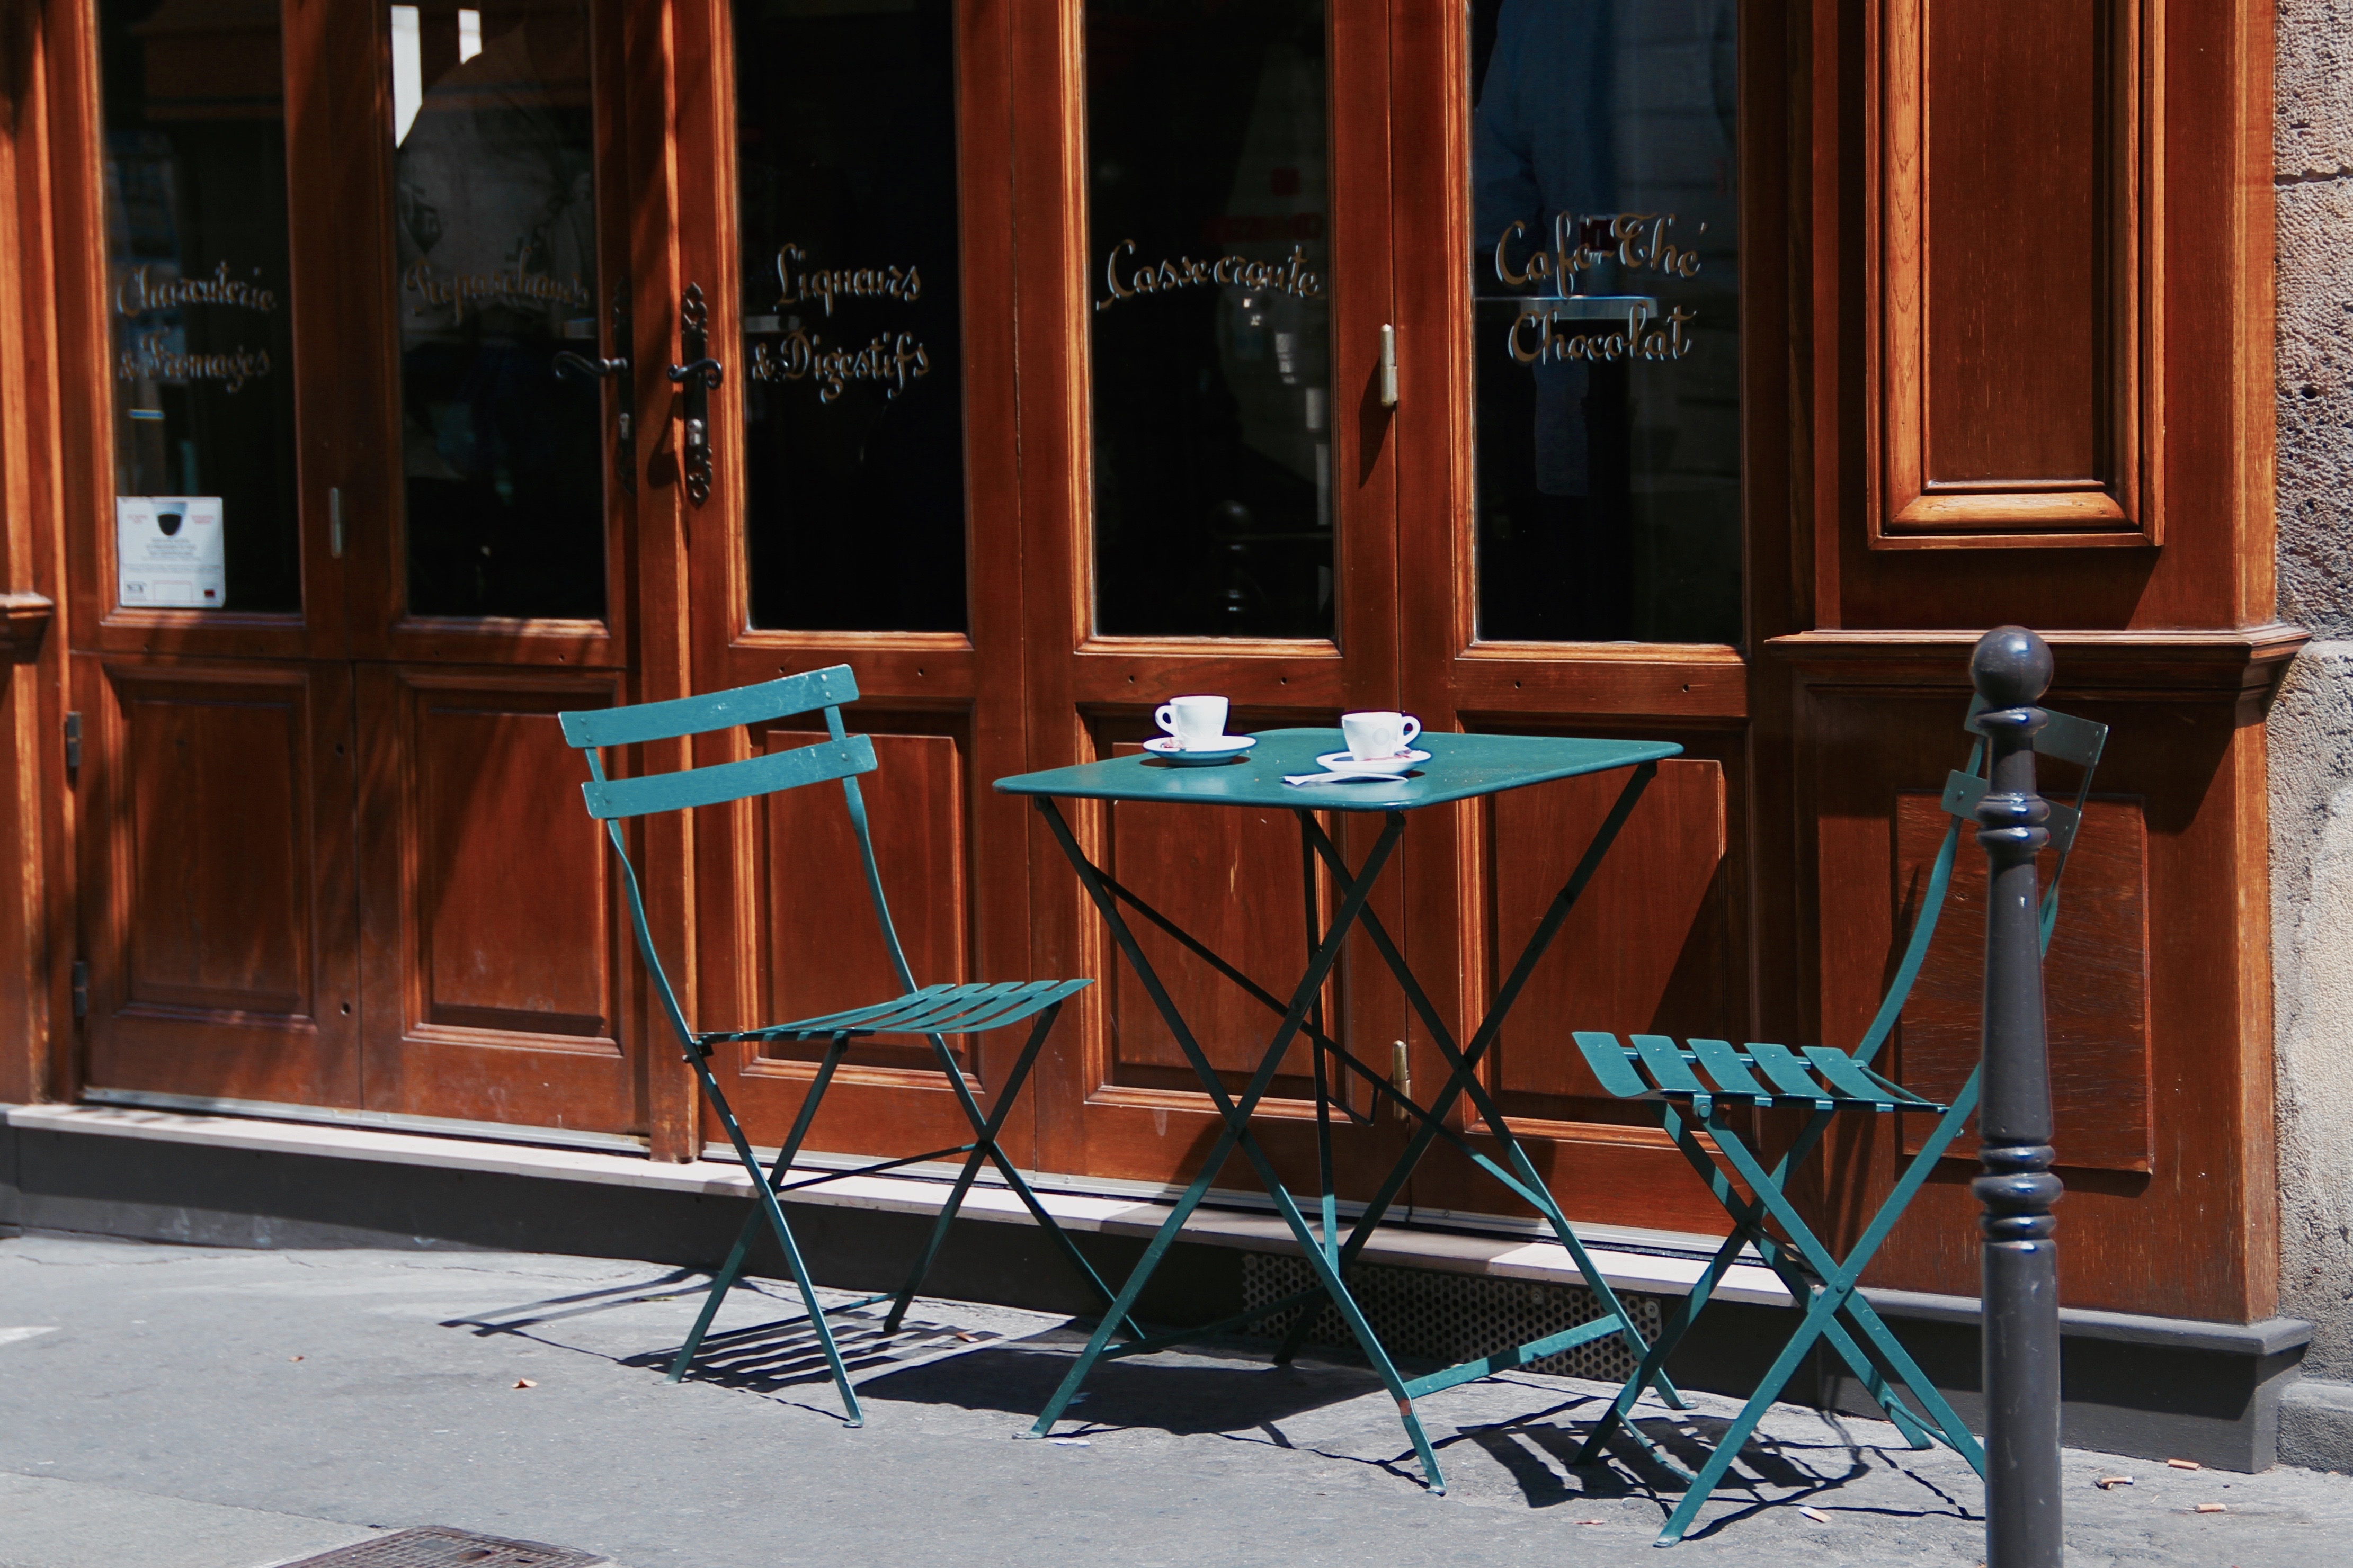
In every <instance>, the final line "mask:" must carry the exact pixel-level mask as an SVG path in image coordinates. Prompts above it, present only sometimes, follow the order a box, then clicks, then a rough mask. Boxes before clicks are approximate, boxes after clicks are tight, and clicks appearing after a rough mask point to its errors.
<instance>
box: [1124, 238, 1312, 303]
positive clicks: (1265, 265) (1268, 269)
mask: <svg viewBox="0 0 2353 1568" xmlns="http://www.w3.org/2000/svg"><path fill="white" fill-rule="evenodd" d="M1134 255H1135V241H1134V240H1132V239H1123V240H1121V241H1120V242H1119V243H1118V244H1117V245H1114V246H1113V247H1111V254H1110V255H1108V256H1106V257H1104V258H1103V289H1104V290H1105V292H1104V297H1103V299H1100V300H1096V301H1095V309H1096V310H1109V309H1111V308H1112V306H1113V305H1115V304H1117V303H1119V301H1121V300H1133V299H1134V298H1135V297H1136V296H1137V295H1139V294H1157V293H1160V292H1162V291H1164V290H1166V289H1206V288H1214V287H1218V286H1221V285H1222V286H1229V287H1237V288H1242V289H1251V290H1253V291H1255V290H1258V289H1268V290H1271V291H1272V292H1274V293H1277V294H1292V295H1296V296H1297V297H1298V298H1300V299H1302V300H1321V299H1322V298H1323V297H1324V279H1323V278H1322V277H1321V276H1320V275H1319V274H1318V273H1316V272H1315V271H1314V269H1313V268H1310V267H1309V266H1308V265H1307V252H1306V250H1305V248H1304V247H1301V246H1296V245H1294V246H1293V247H1291V257H1290V259H1289V260H1288V261H1286V262H1274V261H1252V260H1251V259H1250V258H1249V257H1246V256H1223V257H1219V258H1218V259H1217V260H1215V261H1196V260H1195V259H1194V258H1191V257H1189V256H1180V257H1178V258H1176V259H1175V260H1173V261H1163V262H1161V263H1160V264H1159V265H1158V266H1156V267H1155V266H1154V265H1152V264H1151V263H1150V262H1144V263H1140V264H1137V265H1136V266H1135V268H1134V271H1133V272H1132V273H1130V274H1129V275H1128V276H1127V277H1126V278H1125V279H1122V278H1121V276H1120V266H1121V258H1123V257H1126V258H1131V259H1132V258H1134Z"/></svg>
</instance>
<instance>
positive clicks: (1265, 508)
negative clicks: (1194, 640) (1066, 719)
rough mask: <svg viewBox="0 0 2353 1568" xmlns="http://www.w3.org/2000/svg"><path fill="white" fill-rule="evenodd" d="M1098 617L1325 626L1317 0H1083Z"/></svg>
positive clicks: (1106, 624) (1323, 270) (1107, 630)
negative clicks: (1236, 0) (1245, 1)
mask: <svg viewBox="0 0 2353 1568" xmlns="http://www.w3.org/2000/svg"><path fill="white" fill-rule="evenodd" d="M1086 26H1087V34H1086V71H1087V82H1086V92H1087V189H1088V232H1089V236H1090V243H1089V248H1088V264H1089V272H1090V276H1089V279H1088V290H1089V297H1090V300H1091V302H1092V307H1093V308H1092V310H1091V312H1090V315H1091V318H1092V320H1091V321H1090V325H1091V326H1092V333H1093V370H1094V376H1093V391H1094V398H1093V409H1094V453H1093V467H1094V540H1095V629H1096V630H1097V631H1098V632H1101V633H1103V634H1106V635H1111V636H1146V637H1150V636H1164V637H1165V636H1223V637H1243V636H1250V637H1329V636H1330V635H1331V634H1332V626H1333V604H1332V398H1331V343H1330V326H1329V322H1330V316H1331V307H1330V277H1331V268H1330V264H1329V254H1330V252H1329V247H1328V240H1327V237H1326V236H1327V234H1328V232H1329V228H1330V223H1329V212H1330V202H1329V199H1328V191H1327V186H1328V181H1327V177H1326V167H1327V164H1326V160H1325V156H1324V152H1325V141H1326V131H1325V112H1324V97H1325V94H1324V7H1323V5H1321V4H1320V0H1254V3H1253V4H1250V5H1237V4H1233V3H1232V0H1088V5H1087V13H1086Z"/></svg>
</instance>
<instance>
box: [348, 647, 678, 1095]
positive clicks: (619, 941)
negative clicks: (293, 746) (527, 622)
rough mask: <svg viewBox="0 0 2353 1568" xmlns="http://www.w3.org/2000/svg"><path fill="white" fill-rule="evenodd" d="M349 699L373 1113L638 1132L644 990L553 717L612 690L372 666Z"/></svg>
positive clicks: (556, 679) (577, 770)
mask: <svg viewBox="0 0 2353 1568" xmlns="http://www.w3.org/2000/svg"><path fill="white" fill-rule="evenodd" d="M358 685H359V698H360V701H359V735H360V743H361V753H362V756H363V758H364V772H363V774H362V783H361V796H360V812H359V820H360V829H361V856H362V866H363V878H362V891H363V910H362V920H363V926H364V931H365V933H366V934H365V946H364V964H365V972H366V1004H367V1028H366V1036H367V1038H366V1053H367V1054H366V1063H365V1075H366V1080H365V1081H366V1094H365V1101H366V1104H367V1105H368V1107H369V1108H370V1109H372V1110H392V1111H398V1112H401V1113H404V1114H407V1115H417V1116H449V1117H458V1118H462V1119H465V1120H469V1121H508V1122H514V1123H518V1124H522V1125H529V1126H545V1127H575V1128H583V1129H589V1130H594V1131H612V1132H628V1131H639V1130H641V1129H642V1128H643V1127H644V1125H645V1113H644V1110H643V1108H642V1103H641V1085H640V1083H639V1080H638V1061H637V1059H636V1056H637V1053H636V1052H635V1051H634V1049H632V1048H631V1047H633V1045H634V1042H635V1040H636V1038H637V1037H638V1029H637V1028H636V1027H633V1026H632V1024H631V1021H632V1020H634V1019H635V1017H636V1016H637V1015H636V1014H635V1013H634V1012H633V1010H632V1008H633V999H635V998H638V997H640V996H642V994H643V990H644V987H643V984H642V981H641V977H640V974H639V969H638V963H637V958H636V954H635V952H634V946H635V944H634V942H631V940H630V937H629V934H628V915H627V912H626V910H625V909H624V907H623V906H622V904H621V901H620V895H619V892H618V889H617V887H616V886H615V882H616V880H617V879H616V877H615V875H614V872H613V869H612V868H611V866H610V863H609V859H608V857H610V855H611V854H612V850H611V848H610V847H609V846H608V845H607V842H606V839H605V837H604V835H603V834H602V833H600V832H599V831H597V829H596V825H595V824H594V823H593V822H592V821H591V820H590V818H589V816H588V815H587V813H586V811H585V810H584V809H583V808H582V806H581V802H580V792H579V784H580V781H581V780H582V779H583V778H584V777H586V767H585V765H584V764H583V763H582V762H581V759H580V754H579V753H578V752H575V751H573V750H572V749H571V748H570V747H568V746H566V745H565V743H564V738H563V732H562V731H561V730H559V729H558V728H557V726H556V721H555V715H556V714H557V713H558V712H560V711H562V710H565V709H569V708H601V707H604V706H606V705H607V704H608V703H610V702H611V701H612V700H614V698H615V696H616V695H617V693H616V691H615V689H614V688H615V685H616V682H615V680H614V679H613V677H611V676H610V675H605V674H598V673H591V672H584V673H582V674H578V675H556V674H553V673H545V672H533V671H527V670H501V671H493V670H468V669H437V668H400V667H396V666H369V665H364V666H361V667H360V671H359V677H358ZM632 847H633V849H634V851H635V853H636V854H637V855H638V857H639V858H640V864H641V865H642V864H644V863H645V847H644V845H643V843H642V842H641V841H640V840H638V839H636V838H633V839H632ZM650 880H651V882H652V884H653V885H655V886H659V885H660V882H661V880H662V879H661V877H660V876H659V874H657V875H655V876H654V877H653V878H651V879H650Z"/></svg>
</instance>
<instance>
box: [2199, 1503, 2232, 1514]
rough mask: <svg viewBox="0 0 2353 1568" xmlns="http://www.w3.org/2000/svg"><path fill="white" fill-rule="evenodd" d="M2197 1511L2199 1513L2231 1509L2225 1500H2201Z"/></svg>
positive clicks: (2223, 1511) (2224, 1511) (2226, 1511)
mask: <svg viewBox="0 0 2353 1568" xmlns="http://www.w3.org/2000/svg"><path fill="white" fill-rule="evenodd" d="M2198 1511H2199V1512H2200V1513H2228V1512H2230V1511H2231V1505H2230V1504H2229V1503H2226V1502H2201V1503H2200V1504H2199V1505H2198Z"/></svg>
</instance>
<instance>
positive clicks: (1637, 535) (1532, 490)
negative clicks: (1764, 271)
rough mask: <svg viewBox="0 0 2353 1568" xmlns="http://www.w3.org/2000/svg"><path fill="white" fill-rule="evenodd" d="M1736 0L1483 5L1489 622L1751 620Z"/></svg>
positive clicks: (1480, 221)
mask: <svg viewBox="0 0 2353 1568" xmlns="http://www.w3.org/2000/svg"><path fill="white" fill-rule="evenodd" d="M1734 11H1735V0H1472V5H1471V6H1470V14H1471V16H1470V19H1471V43H1472V48H1471V68H1472V75H1471V92H1472V104H1473V108H1472V141H1471V201H1472V245H1473V249H1472V257H1471V266H1472V294H1473V296H1474V297H1475V299H1476V300H1477V304H1476V306H1475V310H1474V322H1473V327H1472V331H1473V333H1474V347H1473V351H1472V365H1473V367H1474V374H1475V376H1476V384H1477V397H1478V407H1477V419H1478V448H1477V459H1478V481H1477V482H1478V490H1477V496H1478V551H1479V557H1478V559H1479V630H1480V635H1481V636H1482V637H1487V638H1490V639H1520V638H1532V639H1546V640H1574V641H1604V642H1606V641H1621V640H1626V639H1637V640H1641V641H1655V642H1697V643H1735V642H1737V641H1738V640H1739V638H1740V625H1741V623H1740V546H1741V536H1740V417H1739V416H1740V407H1739V360H1740V356H1739V319H1738V312H1737V305H1738V298H1737V292H1736V285H1737V272H1738V250H1737V241H1738V230H1737V226H1736V221H1737V214H1738V194H1737V189H1736V184H1735V174H1736V167H1737V160H1736V155H1735V143H1734V125H1735V121H1734V108H1735V98H1734V66H1735V58H1734V51H1733V17H1734Z"/></svg>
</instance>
